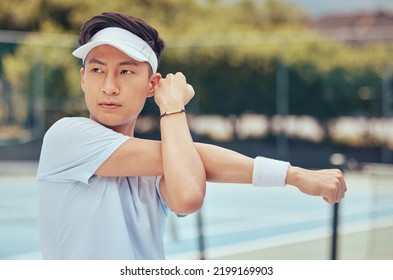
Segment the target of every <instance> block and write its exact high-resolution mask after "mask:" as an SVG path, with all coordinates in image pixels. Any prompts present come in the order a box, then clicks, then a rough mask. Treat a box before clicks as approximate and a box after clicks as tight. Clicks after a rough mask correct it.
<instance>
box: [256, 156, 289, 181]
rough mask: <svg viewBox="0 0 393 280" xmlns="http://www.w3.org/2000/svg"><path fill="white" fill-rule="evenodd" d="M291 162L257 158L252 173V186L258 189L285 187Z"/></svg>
mask: <svg viewBox="0 0 393 280" xmlns="http://www.w3.org/2000/svg"><path fill="white" fill-rule="evenodd" d="M290 166H291V164H290V163H289V162H286V161H281V160H276V159H270V158H265V157H256V158H255V160H254V169H253V173H252V184H253V185H254V186H256V187H284V186H285V179H286V177H287V172H288V168H289V167H290Z"/></svg>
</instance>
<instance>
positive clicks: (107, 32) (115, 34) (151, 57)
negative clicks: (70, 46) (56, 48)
mask: <svg viewBox="0 0 393 280" xmlns="http://www.w3.org/2000/svg"><path fill="white" fill-rule="evenodd" d="M100 45H111V46H112V47H115V48H117V49H119V50H121V51H122V52H124V53H125V54H127V55H128V56H130V57H132V58H133V59H135V60H137V61H140V62H147V63H149V64H150V66H151V68H152V70H153V73H156V72H157V67H158V60H157V56H156V54H155V52H154V51H153V49H152V48H151V47H150V46H149V45H148V44H147V43H146V42H145V41H144V40H142V39H141V38H139V37H138V36H136V35H135V34H133V33H131V32H130V31H127V30H125V29H123V28H119V27H108V28H104V29H102V30H100V31H98V32H97V33H96V34H94V36H93V37H91V39H90V40H89V42H87V43H86V44H84V45H82V46H80V47H79V48H77V49H76V50H75V51H73V52H72V54H73V55H74V56H75V57H78V58H80V59H82V60H83V61H85V59H86V56H87V54H88V53H89V52H90V51H91V50H92V49H93V48H95V47H98V46H100Z"/></svg>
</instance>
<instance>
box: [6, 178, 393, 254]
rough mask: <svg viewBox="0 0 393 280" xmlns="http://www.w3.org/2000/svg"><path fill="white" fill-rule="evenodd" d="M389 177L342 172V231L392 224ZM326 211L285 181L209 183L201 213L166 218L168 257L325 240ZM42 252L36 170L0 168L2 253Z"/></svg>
mask: <svg viewBox="0 0 393 280" xmlns="http://www.w3.org/2000/svg"><path fill="white" fill-rule="evenodd" d="M392 178H393V175H392V176H389V177H388V178H386V179H384V180H380V181H378V183H376V181H375V180H374V179H373V177H372V176H369V175H364V174H361V173H356V172H352V173H346V182H347V186H348V192H347V195H346V197H345V199H344V200H343V201H342V202H341V203H340V205H339V210H340V212H339V213H340V214H339V231H340V233H351V232H358V231H364V230H368V229H371V228H375V227H387V226H392V225H393V203H392V196H393V192H392V188H390V185H392V184H393V179H392ZM376 184H378V185H376ZM332 216H333V207H332V206H331V205H328V204H326V203H325V202H324V201H323V200H322V199H321V198H319V197H310V196H306V195H304V194H302V193H300V192H299V191H298V190H297V189H295V188H294V187H291V186H287V187H284V188H255V187H252V186H250V185H236V184H208V190H207V195H206V200H205V203H204V206H203V207H202V209H201V210H200V211H199V213H196V214H192V215H189V216H187V217H183V218H178V217H176V216H175V215H172V214H171V215H170V216H169V219H168V223H167V228H166V232H167V233H166V237H165V244H166V251H167V258H168V259H197V258H199V257H200V255H199V254H200V248H201V246H202V248H203V249H204V254H205V255H204V256H205V258H220V256H226V255H232V254H236V253H242V252H247V251H250V250H256V249H262V248H271V247H274V246H282V245H285V244H293V243H297V242H304V241H308V240H313V239H318V238H326V237H329V236H330V235H331V230H332V226H331V224H332ZM198 224H202V227H198ZM201 234H202V235H201ZM201 236H203V238H201ZM40 258H41V255H40V243H39V237H38V227H37V190H36V183H35V178H34V174H33V173H31V174H24V175H23V174H22V175H20V174H19V175H12V176H11V175H9V174H4V173H3V175H1V174H0V259H25V260H26V259H27V260H29V259H40Z"/></svg>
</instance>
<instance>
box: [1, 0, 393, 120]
mask: <svg viewBox="0 0 393 280" xmlns="http://www.w3.org/2000/svg"><path fill="white" fill-rule="evenodd" d="M103 11H121V12H124V13H128V14H132V15H134V16H137V17H140V18H143V19H145V20H146V21H147V22H149V23H150V24H151V25H153V26H154V27H156V28H157V29H158V30H159V32H160V34H161V35H162V36H163V37H164V38H165V40H166V42H167V46H168V48H167V50H166V53H165V54H164V56H163V60H162V62H161V65H160V68H159V70H160V71H161V72H162V73H163V74H164V75H165V74H166V73H168V72H175V71H182V72H184V73H185V74H186V75H187V77H188V80H189V81H190V83H192V84H193V85H194V88H195V89H196V90H197V93H198V94H197V97H196V98H195V100H193V105H192V107H193V108H194V109H195V110H198V112H200V113H216V114H222V115H228V114H242V113H244V112H248V111H253V112H256V113H262V114H268V115H273V114H275V113H276V105H275V102H276V88H277V85H276V79H277V77H276V75H277V71H276V70H277V64H278V61H282V62H284V64H285V65H286V67H287V69H288V73H289V84H290V92H289V94H290V113H291V114H310V115H313V116H315V117H318V118H321V119H328V118H331V117H334V116H338V115H343V114H356V113H367V114H371V115H378V114H380V111H381V110H380V103H381V102H380V98H381V97H380V96H381V86H382V81H381V79H382V77H383V75H384V69H385V68H386V66H387V65H388V66H389V67H391V68H393V65H391V64H392V61H393V59H392V53H393V52H392V46H389V45H387V44H379V45H378V44H377V45H371V46H370V45H366V46H363V47H359V46H358V47H354V46H349V45H344V44H342V43H340V42H332V41H328V40H326V39H324V38H321V37H320V36H319V35H317V34H313V33H312V32H310V31H309V30H308V29H306V28H305V27H303V25H302V23H303V22H304V20H305V19H306V18H307V15H306V13H305V12H304V11H302V10H301V9H299V8H297V7H294V6H292V5H290V4H287V3H286V2H284V1H277V0H266V1H251V0H241V1H235V2H234V3H232V4H228V3H226V2H224V1H219V0H206V1H200V0H199V1H197V0H195V1H189V0H128V1H127V0H122V1H120V0H119V1H107V0H91V1H89V0H21V1H17V2H15V1H13V0H2V1H1V3H0V29H8V30H20V31H33V32H34V33H32V34H31V35H30V36H28V37H27V38H26V39H25V41H23V42H22V43H21V44H20V45H19V46H18V47H17V48H16V49H14V48H12V47H9V46H7V47H6V48H3V47H2V50H1V52H0V54H1V62H2V63H1V67H0V69H2V70H3V75H4V76H5V77H6V78H7V80H8V82H9V83H10V84H11V86H12V88H13V90H14V91H15V92H17V94H20V95H24V96H33V95H35V94H36V93H34V91H33V88H37V87H35V86H34V83H37V81H36V80H34V79H33V78H32V77H36V76H37V75H36V76H34V71H36V69H37V65H40V67H42V68H40V69H42V75H43V76H42V77H41V78H42V79H44V81H45V85H44V87H43V88H44V91H45V92H44V95H45V97H46V99H47V104H48V103H49V104H56V106H50V108H51V109H52V110H53V108H56V110H58V111H64V112H68V113H69V114H71V113H74V112H73V111H72V110H70V109H69V108H77V110H81V111H83V110H84V108H83V106H82V105H80V104H81V103H83V102H80V98H81V90H80V81H79V71H78V69H79V67H80V65H79V61H78V60H77V59H75V58H73V57H72V56H71V54H70V53H71V50H72V49H73V48H74V47H75V46H76V42H77V35H78V31H79V28H80V26H81V24H82V23H83V22H84V21H86V20H87V19H88V18H90V17H91V16H93V15H95V14H98V13H101V12H103ZM59 34H61V35H59ZM389 64H390V65H389ZM365 88H367V90H368V92H370V93H371V95H372V98H373V101H370V100H368V101H365V100H362V99H361V98H359V94H361V93H360V91H362V89H365ZM76 100H77V102H76ZM370 102H373V104H371V105H370ZM149 103H152V102H150V101H149ZM70 104H72V105H70ZM75 104H79V105H78V106H74V105H75ZM153 110H154V109H147V110H146V111H145V112H147V113H149V112H152V111H153ZM52 113H53V111H51V112H50V114H52Z"/></svg>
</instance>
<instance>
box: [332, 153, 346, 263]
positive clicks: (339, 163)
mask: <svg viewBox="0 0 393 280" xmlns="http://www.w3.org/2000/svg"><path fill="white" fill-rule="evenodd" d="M346 164H347V159H346V157H345V155H343V154H339V153H335V154H332V155H331V156H330V165H331V166H332V167H333V168H338V169H340V170H342V171H344V170H343V169H344V168H345V167H346ZM339 209H340V203H335V204H334V205H333V222H332V240H331V257H330V259H331V260H337V250H338V222H339Z"/></svg>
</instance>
